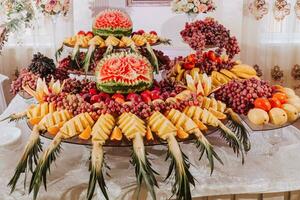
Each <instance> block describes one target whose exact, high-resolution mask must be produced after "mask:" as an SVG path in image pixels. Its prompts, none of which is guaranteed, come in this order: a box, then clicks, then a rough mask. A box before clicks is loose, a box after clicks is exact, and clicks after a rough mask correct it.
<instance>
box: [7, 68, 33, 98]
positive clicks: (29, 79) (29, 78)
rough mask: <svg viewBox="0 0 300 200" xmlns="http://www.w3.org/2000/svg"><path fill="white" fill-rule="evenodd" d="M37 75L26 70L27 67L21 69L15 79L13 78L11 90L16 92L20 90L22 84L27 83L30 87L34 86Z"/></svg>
mask: <svg viewBox="0 0 300 200" xmlns="http://www.w3.org/2000/svg"><path fill="white" fill-rule="evenodd" d="M38 78H39V77H38V75H35V74H34V73H32V72H30V71H28V70H27V69H22V70H21V71H20V74H19V76H18V78H17V79H15V80H13V81H12V83H11V92H12V93H13V94H17V93H18V92H19V91H21V90H22V89H23V88H22V87H23V86H26V85H28V86H29V87H30V88H32V89H35V88H36V80H37V79H38Z"/></svg>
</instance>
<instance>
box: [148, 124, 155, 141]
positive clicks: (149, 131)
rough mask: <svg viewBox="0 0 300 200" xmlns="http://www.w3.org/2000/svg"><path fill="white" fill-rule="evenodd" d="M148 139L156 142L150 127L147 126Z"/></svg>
mask: <svg viewBox="0 0 300 200" xmlns="http://www.w3.org/2000/svg"><path fill="white" fill-rule="evenodd" d="M146 139H147V140H154V137H153V134H152V131H151V129H150V127H149V126H147V132H146Z"/></svg>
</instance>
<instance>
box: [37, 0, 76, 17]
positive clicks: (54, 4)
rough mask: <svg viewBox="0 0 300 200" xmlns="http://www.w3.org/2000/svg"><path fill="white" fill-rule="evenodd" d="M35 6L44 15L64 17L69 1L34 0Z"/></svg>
mask: <svg viewBox="0 0 300 200" xmlns="http://www.w3.org/2000/svg"><path fill="white" fill-rule="evenodd" d="M36 5H37V6H38V7H39V8H41V10H42V12H43V13H44V14H45V15H60V14H61V15H63V16H66V15H67V14H68V12H69V9H70V0H36Z"/></svg>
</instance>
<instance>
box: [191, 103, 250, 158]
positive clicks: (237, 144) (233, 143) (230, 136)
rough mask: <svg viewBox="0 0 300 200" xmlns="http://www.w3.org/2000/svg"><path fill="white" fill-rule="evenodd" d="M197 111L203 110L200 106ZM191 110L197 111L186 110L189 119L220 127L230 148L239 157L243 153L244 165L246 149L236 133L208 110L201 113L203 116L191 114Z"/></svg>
mask: <svg viewBox="0 0 300 200" xmlns="http://www.w3.org/2000/svg"><path fill="white" fill-rule="evenodd" d="M196 109H198V110H199V109H202V108H200V107H199V106H198V107H197V108H196ZM191 110H195V108H194V107H193V106H192V108H191V107H189V108H186V109H185V113H186V114H188V116H189V117H191V118H192V119H193V120H200V121H202V122H203V123H204V124H208V125H211V126H214V127H219V128H220V131H221V136H222V137H223V138H224V139H225V140H226V141H227V143H228V144H229V146H230V147H231V148H232V149H233V151H234V152H235V153H236V154H237V155H239V153H240V152H241V154H242V162H243V163H244V152H243V151H244V149H243V146H242V144H241V141H240V138H239V137H237V136H236V135H235V133H234V132H233V131H232V130H231V129H229V128H228V127H226V126H225V125H224V124H223V123H222V122H221V121H220V120H219V119H218V118H217V117H216V116H215V115H214V114H212V113H211V112H210V111H208V110H207V109H203V110H202V111H201V114H200V115H199V114H198V113H199V112H198V113H197V115H195V114H196V112H194V113H193V112H191Z"/></svg>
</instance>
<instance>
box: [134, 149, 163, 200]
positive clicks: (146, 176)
mask: <svg viewBox="0 0 300 200" xmlns="http://www.w3.org/2000/svg"><path fill="white" fill-rule="evenodd" d="M144 155H145V157H144V158H140V157H139V156H138V155H137V154H136V153H135V152H134V151H132V153H131V161H130V163H131V164H132V165H133V166H134V167H135V175H136V179H137V184H138V194H139V193H140V188H141V184H142V181H143V180H144V182H145V184H146V187H147V189H148V190H149V192H150V194H151V197H152V199H153V200H156V195H155V191H154V186H156V187H158V184H157V181H156V179H155V176H154V174H156V175H159V174H158V173H157V172H156V171H155V170H153V169H152V167H151V163H150V161H149V160H148V158H147V155H148V154H147V152H145V154H144ZM143 160H145V162H144V161H143ZM138 197H139V195H138V196H137V198H138Z"/></svg>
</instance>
